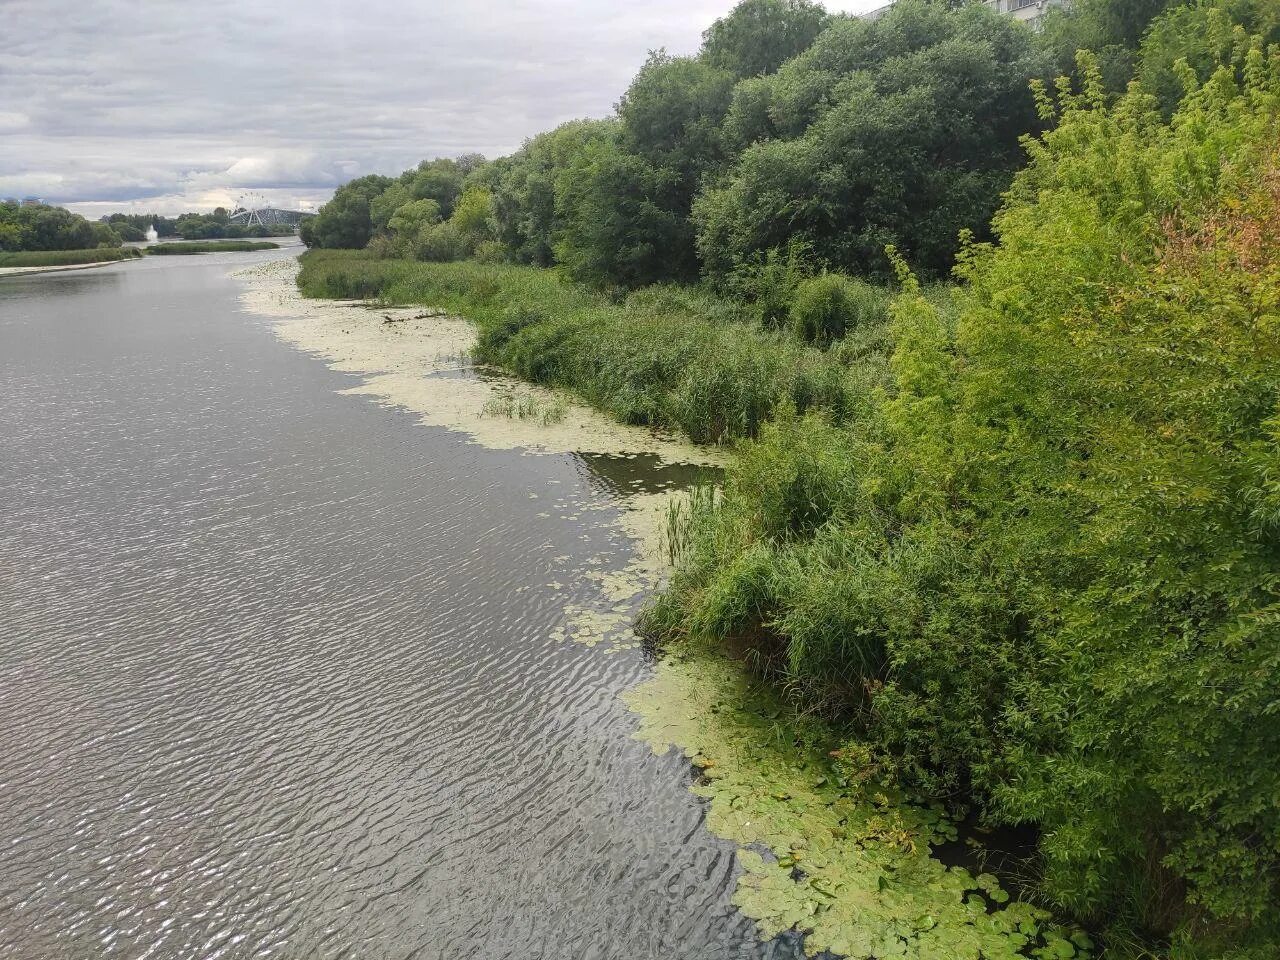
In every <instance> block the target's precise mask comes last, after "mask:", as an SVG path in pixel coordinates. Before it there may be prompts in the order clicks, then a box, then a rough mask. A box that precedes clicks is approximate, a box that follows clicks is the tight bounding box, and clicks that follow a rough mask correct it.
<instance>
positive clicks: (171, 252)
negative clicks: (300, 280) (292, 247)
mask: <svg viewBox="0 0 1280 960" xmlns="http://www.w3.org/2000/svg"><path fill="white" fill-rule="evenodd" d="M279 248H280V244H278V243H272V242H271V241H270V240H204V241H194V242H191V243H153V244H152V245H151V246H149V247H146V248H145V252H146V254H147V255H148V256H161V257H163V256H184V255H190V254H199V253H251V252H253V251H255V250H278V249H279Z"/></svg>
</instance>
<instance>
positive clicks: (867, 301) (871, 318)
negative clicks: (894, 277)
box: [790, 273, 889, 347]
mask: <svg viewBox="0 0 1280 960" xmlns="http://www.w3.org/2000/svg"><path fill="white" fill-rule="evenodd" d="M888 308H889V297H888V294H887V293H886V292H885V291H884V289H883V288H878V287H873V286H871V285H870V284H868V283H864V282H861V281H857V280H850V279H849V278H848V277H845V276H842V275H841V274H838V273H824V274H821V275H819V276H816V277H813V278H812V279H810V280H805V281H803V282H802V283H800V284H799V286H797V288H796V292H795V298H794V300H793V301H792V304H791V310H790V323H791V329H792V330H793V331H794V332H795V333H796V335H797V336H799V337H800V338H801V339H802V340H804V341H805V342H807V343H812V344H815V345H817V346H821V347H825V346H830V345H831V344H832V343H834V342H835V341H837V340H842V339H843V338H844V336H845V335H846V334H847V333H848V332H849V331H851V330H853V329H855V328H858V327H862V326H868V325H872V324H876V325H882V324H883V323H884V321H885V319H886V318H887V316H888Z"/></svg>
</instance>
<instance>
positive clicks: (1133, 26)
mask: <svg viewBox="0 0 1280 960" xmlns="http://www.w3.org/2000/svg"><path fill="white" fill-rule="evenodd" d="M1186 2H1187V0H1073V2H1072V3H1070V4H1068V5H1065V6H1061V7H1056V8H1054V9H1051V10H1050V11H1048V13H1046V15H1045V20H1044V28H1043V30H1042V31H1041V35H1040V43H1041V45H1042V46H1043V47H1044V49H1045V50H1046V51H1047V52H1048V53H1049V55H1050V57H1052V59H1053V64H1054V67H1055V69H1056V70H1057V71H1058V72H1059V73H1062V74H1063V75H1066V76H1076V73H1075V68H1076V53H1077V52H1078V51H1080V50H1089V51H1092V52H1093V54H1094V56H1095V58H1096V60H1097V63H1098V68H1099V70H1100V71H1101V75H1102V79H1103V81H1104V83H1105V84H1106V86H1107V89H1108V90H1111V91H1113V92H1120V91H1123V90H1124V89H1125V87H1126V86H1127V85H1128V83H1129V81H1130V80H1131V79H1132V78H1133V74H1134V70H1135V68H1136V64H1137V51H1138V46H1139V44H1140V43H1141V41H1142V36H1143V34H1144V33H1146V30H1147V26H1148V25H1149V24H1150V23H1151V21H1152V20H1154V19H1155V18H1156V17H1158V16H1159V15H1160V14H1161V13H1163V12H1164V11H1165V10H1168V9H1170V8H1172V7H1177V6H1181V5H1183V4H1185V3H1186ZM1077 79H1078V77H1077Z"/></svg>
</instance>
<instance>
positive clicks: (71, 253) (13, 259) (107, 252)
mask: <svg viewBox="0 0 1280 960" xmlns="http://www.w3.org/2000/svg"><path fill="white" fill-rule="evenodd" d="M140 256H142V254H140V253H139V252H138V250H137V248H136V247H99V248H96V249H93V250H17V251H13V252H10V253H3V252H0V267H68V266H73V265H75V264H80V263H112V262H114V261H117V260H132V259H134V258H135V257H140Z"/></svg>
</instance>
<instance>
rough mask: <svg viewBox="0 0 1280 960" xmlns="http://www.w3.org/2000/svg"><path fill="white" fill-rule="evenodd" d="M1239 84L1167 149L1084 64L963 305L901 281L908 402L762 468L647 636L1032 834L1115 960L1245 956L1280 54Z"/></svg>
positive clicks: (872, 413) (1272, 620) (1250, 49)
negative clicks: (715, 650)
mask: <svg viewBox="0 0 1280 960" xmlns="http://www.w3.org/2000/svg"><path fill="white" fill-rule="evenodd" d="M1172 16H1178V14H1177V13H1176V12H1175V14H1172ZM1158 28H1159V25H1157V29H1158ZM1229 54H1230V56H1231V57H1232V59H1231V61H1230V62H1228V63H1225V64H1223V65H1222V66H1221V68H1220V69H1218V70H1217V71H1215V72H1214V73H1213V75H1212V76H1211V77H1210V79H1209V80H1208V82H1206V83H1205V84H1204V85H1203V86H1201V87H1195V85H1194V82H1193V78H1192V77H1191V76H1187V75H1186V73H1184V76H1186V82H1188V83H1189V84H1190V85H1191V86H1192V87H1194V89H1193V90H1192V92H1191V93H1190V94H1189V95H1188V96H1187V98H1186V99H1185V100H1184V102H1183V103H1182V104H1181V106H1180V107H1179V108H1178V110H1177V112H1176V114H1175V116H1174V118H1173V121H1172V123H1165V122H1163V118H1162V116H1161V114H1160V111H1159V105H1158V103H1157V101H1156V99H1155V98H1154V97H1153V96H1151V95H1149V94H1148V93H1146V92H1145V91H1143V90H1142V89H1141V88H1134V89H1133V90H1131V91H1130V92H1129V93H1128V94H1126V95H1125V96H1124V97H1123V98H1121V99H1120V100H1119V101H1118V102H1117V103H1116V104H1115V105H1113V106H1110V105H1108V104H1109V99H1108V96H1107V93H1106V87H1105V84H1104V80H1103V78H1102V76H1101V73H1100V72H1099V70H1098V68H1097V66H1096V62H1095V61H1091V60H1090V59H1089V58H1085V59H1084V60H1083V61H1082V63H1083V67H1082V69H1081V76H1082V77H1083V78H1084V80H1085V83H1084V90H1083V92H1082V93H1080V94H1071V93H1070V92H1069V91H1068V89H1067V88H1066V87H1064V88H1063V90H1062V92H1061V97H1060V100H1061V108H1060V113H1058V114H1057V115H1056V116H1054V117H1052V118H1051V119H1053V120H1055V121H1056V126H1055V129H1053V130H1052V131H1051V132H1050V133H1048V134H1047V135H1045V136H1044V137H1043V138H1042V139H1040V140H1038V141H1036V142H1034V143H1033V144H1032V145H1031V157H1032V162H1031V165H1030V166H1029V167H1028V168H1027V169H1026V170H1024V171H1023V172H1022V173H1020V174H1019V175H1018V177H1017V178H1016V180H1015V182H1014V184H1013V187H1012V190H1011V193H1010V194H1009V197H1008V200H1007V202H1006V205H1005V207H1004V208H1003V209H1002V210H1001V212H1000V213H999V215H998V216H997V218H996V221H995V228H996V231H997V233H998V236H999V239H1000V243H999V245H998V246H988V245H983V244H978V245H974V246H970V247H969V248H967V249H966V250H965V251H964V253H963V256H962V265H961V273H962V275H963V277H964V278H965V280H966V281H967V283H968V288H967V289H966V291H965V292H964V293H963V294H961V295H960V296H959V297H958V298H956V299H955V301H953V302H952V303H951V305H950V306H948V305H946V304H942V305H939V304H937V303H934V302H931V301H930V299H929V298H927V297H925V296H924V295H923V294H922V293H921V292H920V290H919V288H918V286H917V285H916V283H915V280H914V279H913V278H912V277H911V276H910V274H909V273H908V272H907V271H906V268H905V266H904V265H902V264H901V262H900V261H899V265H898V270H899V273H900V275H901V276H902V277H903V279H904V293H903V295H902V296H901V297H900V298H899V299H898V300H897V301H895V303H894V305H893V308H892V313H893V321H892V326H893V355H892V359H891V362H890V363H891V371H892V382H891V384H889V385H887V387H884V388H881V389H880V390H878V391H876V392H875V393H874V394H873V402H870V403H866V404H863V405H862V406H861V407H851V408H850V409H851V410H853V411H854V415H852V416H849V417H847V418H846V420H845V421H844V422H843V423H840V422H833V421H832V420H830V419H829V418H822V417H815V416H812V415H810V416H808V417H803V418H786V417H783V418H779V419H777V420H776V421H775V422H774V423H773V424H771V425H769V426H767V427H766V428H765V429H764V430H763V431H762V432H761V435H760V438H759V440H758V441H757V442H756V443H754V444H749V445H747V446H746V447H745V449H744V450H743V452H742V455H741V456H740V458H739V460H738V462H737V464H736V465H735V466H734V467H733V468H732V469H731V471H730V474H729V477H728V479H727V481H726V487H725V494H724V496H723V498H722V499H721V501H720V504H721V505H720V506H719V508H718V509H717V510H716V511H714V513H713V514H712V515H710V516H709V517H708V519H707V520H706V521H705V522H704V523H702V524H700V525H699V526H698V527H697V528H696V529H695V530H694V535H693V538H692V542H691V545H690V546H689V548H688V549H687V550H686V551H685V557H686V559H685V562H684V563H683V565H682V566H681V568H680V570H679V571H678V572H677V574H676V576H675V578H674V580H673V582H672V586H671V589H670V591H669V592H668V593H667V594H666V595H665V596H664V597H663V599H662V600H661V602H660V603H658V604H657V605H656V606H655V608H654V609H653V610H652V611H651V612H650V614H649V615H648V620H647V622H648V624H649V627H650V628H651V629H652V630H653V631H655V632H656V633H657V634H658V635H659V636H660V637H665V638H668V639H677V638H680V637H689V638H703V639H706V640H708V641H711V642H714V643H717V644H721V645H724V646H726V647H728V648H729V649H733V650H745V651H748V652H750V654H751V655H752V657H754V658H755V660H756V661H757V662H758V663H759V664H760V665H761V666H762V667H763V668H765V669H767V670H768V671H771V672H775V673H776V674H778V675H780V676H782V677H785V678H786V680H787V682H788V687H789V689H790V690H791V691H792V693H793V695H794V696H795V697H797V698H799V699H800V701H801V703H802V704H803V705H805V706H807V707H809V708H811V709H812V708H822V709H827V710H833V711H836V712H838V713H839V714H841V715H843V716H845V717H846V718H847V719H848V721H849V722H850V723H852V724H854V725H855V727H856V728H857V730H858V733H857V736H856V743H857V744H865V743H871V744H873V745H874V746H875V748H876V754H877V757H878V762H879V763H880V764H882V765H883V766H884V767H886V768H889V769H894V770H896V771H897V772H898V774H899V775H900V776H902V777H905V778H906V779H907V780H909V781H910V782H913V783H915V784H917V785H919V786H920V787H922V788H924V789H927V790H929V791H931V792H934V793H935V794H937V795H939V796H944V797H953V798H971V799H973V800H974V801H976V802H977V803H978V804H979V805H980V808H981V810H982V811H983V815H984V816H985V817H986V818H987V819H988V820H989V821H1002V822H1007V823H1030V824H1035V825H1037V826H1038V827H1039V828H1040V830H1041V844H1040V849H1041V854H1042V857H1043V860H1044V876H1043V880H1042V883H1041V885H1040V890H1041V894H1042V895H1043V896H1045V897H1047V898H1048V899H1050V900H1051V901H1052V902H1054V903H1056V904H1057V905H1059V906H1060V907H1061V908H1063V909H1065V910H1068V911H1070V912H1071V913H1073V914H1075V915H1076V916H1080V917H1084V918H1086V919H1088V920H1090V921H1091V922H1095V923H1099V924H1102V925H1104V926H1106V927H1107V928H1108V931H1109V933H1110V934H1111V938H1112V942H1113V943H1115V944H1118V943H1121V942H1123V941H1124V940H1125V939H1126V937H1129V936H1132V935H1133V934H1135V933H1136V934H1139V935H1145V936H1150V937H1157V938H1158V937H1169V936H1172V937H1173V943H1174V947H1173V949H1174V951H1175V954H1176V955H1178V956H1182V957H1202V956H1223V955H1233V956H1241V957H1243V956H1246V955H1248V956H1251V957H1259V958H1260V957H1263V956H1273V955H1274V951H1275V950H1276V949H1277V945H1278V944H1280V929H1277V917H1278V916H1280V808H1277V806H1276V804H1275V798H1276V796H1280V768H1278V767H1277V765H1276V763H1275V757H1276V756H1280V714H1277V712H1276V710H1275V704H1276V703H1277V702H1280V629H1278V627H1277V624H1278V623H1280V620H1278V618H1277V611H1278V610H1280V578H1278V577H1277V574H1276V571H1277V569H1280V539H1277V530H1280V520H1278V518H1280V507H1277V504H1280V495H1278V494H1277V492H1276V483H1275V479H1274V478H1275V476H1276V475H1278V474H1280V463H1278V462H1277V453H1276V451H1277V450H1280V443H1278V442H1277V441H1278V440H1280V428H1278V427H1277V423H1278V422H1280V375H1278V373H1277V371H1280V365H1278V364H1277V362H1276V361H1277V357H1278V355H1280V319H1277V318H1278V317H1280V272H1278V267H1277V264H1280V151H1277V147H1276V144H1277V143H1280V58H1277V57H1276V55H1275V54H1274V53H1271V54H1270V55H1267V54H1265V53H1264V51H1263V47H1262V43H1261V41H1260V40H1255V41H1253V43H1252V44H1249V43H1245V44H1239V43H1237V44H1234V45H1233V47H1232V49H1231V51H1230V52H1229ZM1042 107H1043V108H1044V109H1045V111H1046V116H1048V113H1049V110H1050V105H1049V103H1048V101H1047V99H1046V100H1045V101H1043V102H1042ZM873 389H874V388H873ZM1249 951H1252V952H1249Z"/></svg>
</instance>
